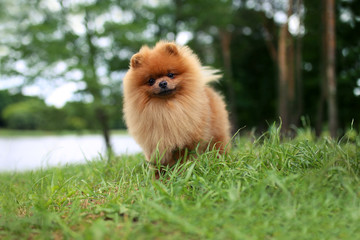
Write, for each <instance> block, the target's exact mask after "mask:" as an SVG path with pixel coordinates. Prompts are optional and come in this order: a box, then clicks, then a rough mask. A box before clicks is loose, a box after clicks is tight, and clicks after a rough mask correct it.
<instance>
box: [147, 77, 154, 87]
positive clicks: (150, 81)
mask: <svg viewBox="0 0 360 240" xmlns="http://www.w3.org/2000/svg"><path fill="white" fill-rule="evenodd" d="M154 83H155V79H153V78H150V79H149V81H148V84H149V85H150V86H152V85H154Z"/></svg>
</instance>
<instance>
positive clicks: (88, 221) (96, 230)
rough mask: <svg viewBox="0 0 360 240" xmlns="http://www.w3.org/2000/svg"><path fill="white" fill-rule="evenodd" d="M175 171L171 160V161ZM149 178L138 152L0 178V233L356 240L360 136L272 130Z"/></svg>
mask: <svg viewBox="0 0 360 240" xmlns="http://www.w3.org/2000/svg"><path fill="white" fill-rule="evenodd" d="M178 167H179V166H178ZM183 167H184V170H182V171H173V172H169V173H168V174H167V175H166V176H164V177H163V178H162V179H160V180H154V178H153V174H152V172H151V171H149V170H148V167H147V166H146V164H145V163H144V159H143V157H142V156H141V155H133V156H121V157H119V158H117V159H113V160H111V161H106V160H105V159H102V160H98V161H91V162H88V163H87V164H86V165H81V166H67V167H64V168H52V169H47V170H39V171H34V172H25V173H6V174H0V238H4V239H51V238H54V239H61V238H70V239H327V240H328V239H359V238H360V237H359V236H360V223H359V222H360V187H359V186H360V185H359V183H360V182H359V176H360V136H359V135H357V134H356V133H355V132H354V131H352V132H349V134H348V135H347V136H346V137H344V138H342V139H341V140H339V141H337V142H334V141H331V140H329V139H328V138H322V139H320V140H314V138H313V137H312V135H311V133H310V132H309V131H306V130H299V135H298V137H297V138H296V139H294V140H283V141H280V140H279V135H278V129H276V128H272V129H270V131H269V132H268V133H266V134H265V135H263V136H262V137H260V138H257V139H256V140H254V139H252V140H251V138H250V137H244V138H238V139H237V140H236V144H235V147H234V148H233V150H232V151H231V152H230V153H229V154H228V155H227V156H225V157H220V158H217V157H215V153H214V152H207V153H205V154H202V155H201V156H199V157H198V160H197V161H195V162H188V163H187V164H185V165H183Z"/></svg>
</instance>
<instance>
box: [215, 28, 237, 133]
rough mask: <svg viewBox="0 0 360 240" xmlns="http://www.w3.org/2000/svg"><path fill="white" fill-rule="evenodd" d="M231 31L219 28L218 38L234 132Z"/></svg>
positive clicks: (235, 126)
mask: <svg viewBox="0 0 360 240" xmlns="http://www.w3.org/2000/svg"><path fill="white" fill-rule="evenodd" d="M231 35H232V34H231V32H229V31H226V30H220V40H221V51H222V56H223V61H224V70H225V81H226V85H227V95H228V98H229V109H230V122H231V126H232V133H235V132H236V130H237V129H238V128H239V126H238V121H237V111H236V96H235V91H234V80H233V72H232V64H231V49H230V44H231V37H232V36H231Z"/></svg>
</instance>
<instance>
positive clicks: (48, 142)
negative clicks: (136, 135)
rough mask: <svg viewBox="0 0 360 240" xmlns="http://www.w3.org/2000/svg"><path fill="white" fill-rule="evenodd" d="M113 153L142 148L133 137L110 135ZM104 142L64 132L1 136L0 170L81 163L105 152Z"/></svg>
mask: <svg viewBox="0 0 360 240" xmlns="http://www.w3.org/2000/svg"><path fill="white" fill-rule="evenodd" d="M111 142H112V147H113V150H114V152H115V153H116V154H118V155H120V154H132V153H137V152H141V148H140V147H139V145H137V144H136V142H135V141H134V139H133V138H131V137H130V136H127V135H112V136H111ZM105 150H106V147H105V143H104V140H103V137H102V136H100V135H84V136H77V135H67V136H44V137H0V171H23V170H30V169H38V168H46V167H50V166H59V165H64V164H69V163H84V162H86V161H87V160H92V159H94V158H95V157H99V156H100V155H103V156H105V152H106V151H105Z"/></svg>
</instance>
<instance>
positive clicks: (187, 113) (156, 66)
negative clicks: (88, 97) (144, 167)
mask: <svg viewBox="0 0 360 240" xmlns="http://www.w3.org/2000/svg"><path fill="white" fill-rule="evenodd" d="M219 77H220V76H219V75H216V74H215V71H214V70H210V69H208V68H204V67H202V66H201V63H200V61H199V59H198V57H197V56H196V55H195V54H194V53H193V52H192V51H191V49H190V48H188V47H185V46H179V45H177V44H175V43H172V42H163V41H161V42H158V43H157V44H156V46H155V47H154V48H149V47H147V46H144V47H142V48H141V49H140V51H139V52H138V53H136V54H134V56H132V58H131V60H130V69H129V71H128V72H127V74H126V76H125V78H124V115H125V121H126V124H127V126H128V129H129V132H130V134H131V135H132V136H133V137H134V138H135V140H136V141H137V143H138V144H139V145H140V146H141V147H142V149H143V151H144V153H145V156H146V159H147V160H148V161H149V162H151V163H156V161H157V160H156V159H155V153H156V151H157V150H158V151H159V153H160V154H163V157H162V158H161V160H160V163H161V164H162V165H170V166H171V165H173V164H174V163H176V161H177V160H178V159H179V158H181V156H182V154H184V152H185V149H188V150H194V149H197V150H199V151H204V150H205V149H206V148H207V147H208V146H210V149H212V148H213V147H214V146H215V148H217V149H219V150H220V152H223V151H224V149H225V147H226V144H228V143H229V141H230V124H229V120H228V113H227V111H226V109H225V103H224V101H223V100H222V98H221V97H220V95H219V94H217V93H216V92H215V91H214V90H213V89H211V88H210V87H208V86H207V85H206V84H207V83H208V82H211V81H216V80H218V79H219Z"/></svg>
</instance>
